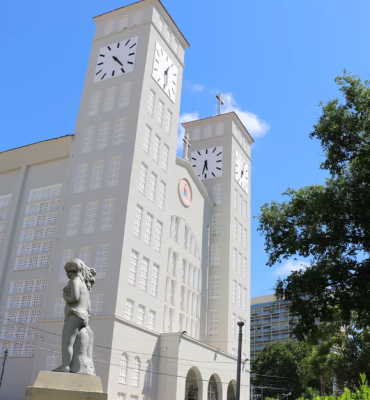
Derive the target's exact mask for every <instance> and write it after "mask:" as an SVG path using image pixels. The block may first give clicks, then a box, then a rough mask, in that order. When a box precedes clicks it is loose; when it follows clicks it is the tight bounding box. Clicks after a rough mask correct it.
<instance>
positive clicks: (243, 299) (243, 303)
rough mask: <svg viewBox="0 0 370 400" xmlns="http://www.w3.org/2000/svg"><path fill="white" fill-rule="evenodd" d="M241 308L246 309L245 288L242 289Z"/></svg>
mask: <svg viewBox="0 0 370 400" xmlns="http://www.w3.org/2000/svg"><path fill="white" fill-rule="evenodd" d="M242 308H243V310H246V309H247V289H246V288H243V295H242Z"/></svg>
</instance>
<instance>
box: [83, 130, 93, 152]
mask: <svg viewBox="0 0 370 400" xmlns="http://www.w3.org/2000/svg"><path fill="white" fill-rule="evenodd" d="M94 131H95V126H89V127H88V128H85V130H84V137H83V139H82V145H81V154H84V153H89V152H90V151H91V150H92V145H93V140H94Z"/></svg>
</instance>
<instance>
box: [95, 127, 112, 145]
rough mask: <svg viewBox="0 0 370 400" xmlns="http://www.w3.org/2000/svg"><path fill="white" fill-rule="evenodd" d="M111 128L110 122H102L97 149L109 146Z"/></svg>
mask: <svg viewBox="0 0 370 400" xmlns="http://www.w3.org/2000/svg"><path fill="white" fill-rule="evenodd" d="M109 130H110V122H104V124H100V127H99V133H98V140H97V142H96V149H97V150H102V149H105V148H106V147H107V146H108V139H109Z"/></svg>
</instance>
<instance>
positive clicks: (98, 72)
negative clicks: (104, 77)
mask: <svg viewBox="0 0 370 400" xmlns="http://www.w3.org/2000/svg"><path fill="white" fill-rule="evenodd" d="M102 71H103V70H102V69H101V70H100V71H98V72H97V73H96V74H95V75H99V74H100V72H102Z"/></svg>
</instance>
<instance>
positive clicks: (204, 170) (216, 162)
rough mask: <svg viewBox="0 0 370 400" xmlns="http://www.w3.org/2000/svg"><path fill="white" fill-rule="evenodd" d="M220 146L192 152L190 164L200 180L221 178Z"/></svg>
mask: <svg viewBox="0 0 370 400" xmlns="http://www.w3.org/2000/svg"><path fill="white" fill-rule="evenodd" d="M222 150H223V149H222V146H218V147H210V148H209V149H204V150H198V151H193V152H192V153H191V164H192V166H193V168H194V170H195V172H196V174H197V175H198V176H199V178H200V179H209V178H218V177H220V176H222Z"/></svg>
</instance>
